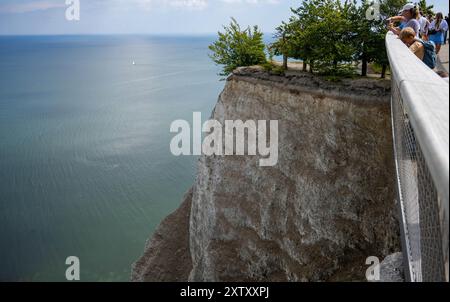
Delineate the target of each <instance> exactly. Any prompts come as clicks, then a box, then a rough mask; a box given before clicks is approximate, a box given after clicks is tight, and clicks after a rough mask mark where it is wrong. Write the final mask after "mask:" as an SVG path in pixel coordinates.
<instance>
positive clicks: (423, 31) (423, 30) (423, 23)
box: [417, 11, 430, 41]
mask: <svg viewBox="0 0 450 302" xmlns="http://www.w3.org/2000/svg"><path fill="white" fill-rule="evenodd" d="M417 21H419V24H420V34H419V36H420V37H421V38H422V40H425V41H428V30H429V28H430V21H428V19H427V18H426V17H425V16H424V15H423V12H422V11H421V12H420V13H419V16H418V19H417Z"/></svg>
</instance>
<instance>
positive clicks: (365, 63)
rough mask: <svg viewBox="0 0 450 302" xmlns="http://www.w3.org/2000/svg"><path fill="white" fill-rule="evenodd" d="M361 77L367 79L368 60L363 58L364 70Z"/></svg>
mask: <svg viewBox="0 0 450 302" xmlns="http://www.w3.org/2000/svg"><path fill="white" fill-rule="evenodd" d="M361 75H362V76H363V77H367V59H366V58H365V57H363V58H362V70H361Z"/></svg>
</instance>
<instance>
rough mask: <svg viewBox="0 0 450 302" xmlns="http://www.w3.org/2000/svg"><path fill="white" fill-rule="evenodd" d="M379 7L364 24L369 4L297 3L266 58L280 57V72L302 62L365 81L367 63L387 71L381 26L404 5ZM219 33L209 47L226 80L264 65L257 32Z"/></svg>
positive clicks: (387, 0)
mask: <svg viewBox="0 0 450 302" xmlns="http://www.w3.org/2000/svg"><path fill="white" fill-rule="evenodd" d="M379 3H380V5H379V6H377V8H378V9H379V15H377V17H378V18H368V17H367V12H368V11H370V9H371V8H373V5H374V2H373V1H371V0H361V1H357V0H345V1H342V0H303V1H301V3H300V5H299V7H297V8H291V12H292V15H291V17H290V18H289V19H288V20H286V21H284V22H282V23H281V25H280V26H278V27H277V28H276V33H275V35H274V38H275V41H274V42H273V43H272V44H270V45H269V46H268V49H269V52H270V53H271V54H273V55H278V56H283V58H284V60H283V61H284V62H283V63H284V64H283V66H284V67H285V68H287V58H293V59H298V60H302V61H303V62H304V67H306V65H309V66H310V71H311V72H314V73H318V74H323V75H337V76H341V75H349V74H354V73H355V72H356V70H355V66H356V65H359V66H361V70H362V72H361V74H362V75H363V76H365V75H366V74H367V69H368V64H369V63H372V62H373V63H377V64H379V65H381V66H387V65H388V63H389V62H388V59H387V54H386V49H385V35H386V32H387V27H386V24H385V22H384V20H385V19H386V18H387V17H390V16H394V15H397V14H398V12H399V10H400V9H401V8H402V7H403V5H404V4H405V3H406V0H380V1H379ZM421 5H425V6H427V4H426V1H425V0H422V1H421ZM427 7H428V8H429V6H427ZM224 29H225V32H224V33H220V32H219V39H218V40H217V41H216V42H215V43H214V44H213V45H211V46H210V49H211V50H212V51H213V54H212V55H211V58H212V59H213V60H214V61H215V62H216V63H217V64H221V65H223V66H224V68H223V72H222V73H221V75H225V76H226V75H228V74H230V73H231V72H232V71H233V69H235V68H236V67H239V66H249V65H255V64H264V63H265V62H266V57H265V52H264V43H263V39H262V37H263V35H262V33H261V32H260V31H259V29H258V27H256V26H255V27H254V28H253V30H252V29H251V28H246V29H244V30H242V29H241V28H240V26H239V24H238V23H237V22H236V20H234V19H232V22H231V24H230V26H229V27H224ZM355 63H356V64H355ZM383 70H385V68H384V69H383Z"/></svg>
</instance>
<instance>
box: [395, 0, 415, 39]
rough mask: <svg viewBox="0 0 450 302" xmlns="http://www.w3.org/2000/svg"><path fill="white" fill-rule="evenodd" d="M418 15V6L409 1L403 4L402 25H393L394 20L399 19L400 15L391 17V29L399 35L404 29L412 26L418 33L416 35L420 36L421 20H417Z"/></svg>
mask: <svg viewBox="0 0 450 302" xmlns="http://www.w3.org/2000/svg"><path fill="white" fill-rule="evenodd" d="M418 16H419V10H418V9H417V8H416V6H415V5H414V4H412V3H408V4H406V5H405V6H403V9H402V10H401V18H402V19H403V23H402V26H400V27H394V26H393V23H392V21H393V20H397V19H398V17H394V18H389V19H388V20H389V21H390V26H389V29H390V30H391V31H392V32H393V33H395V34H396V35H399V34H400V32H401V31H402V29H404V28H406V27H411V28H412V29H413V30H414V32H415V33H416V36H417V37H419V34H420V23H419V21H417V18H418Z"/></svg>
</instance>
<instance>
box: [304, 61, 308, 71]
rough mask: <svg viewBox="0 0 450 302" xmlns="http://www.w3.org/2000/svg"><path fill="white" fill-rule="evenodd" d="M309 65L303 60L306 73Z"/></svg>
mask: <svg viewBox="0 0 450 302" xmlns="http://www.w3.org/2000/svg"><path fill="white" fill-rule="evenodd" d="M307 66H308V64H306V61H305V60H303V71H306V69H307Z"/></svg>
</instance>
